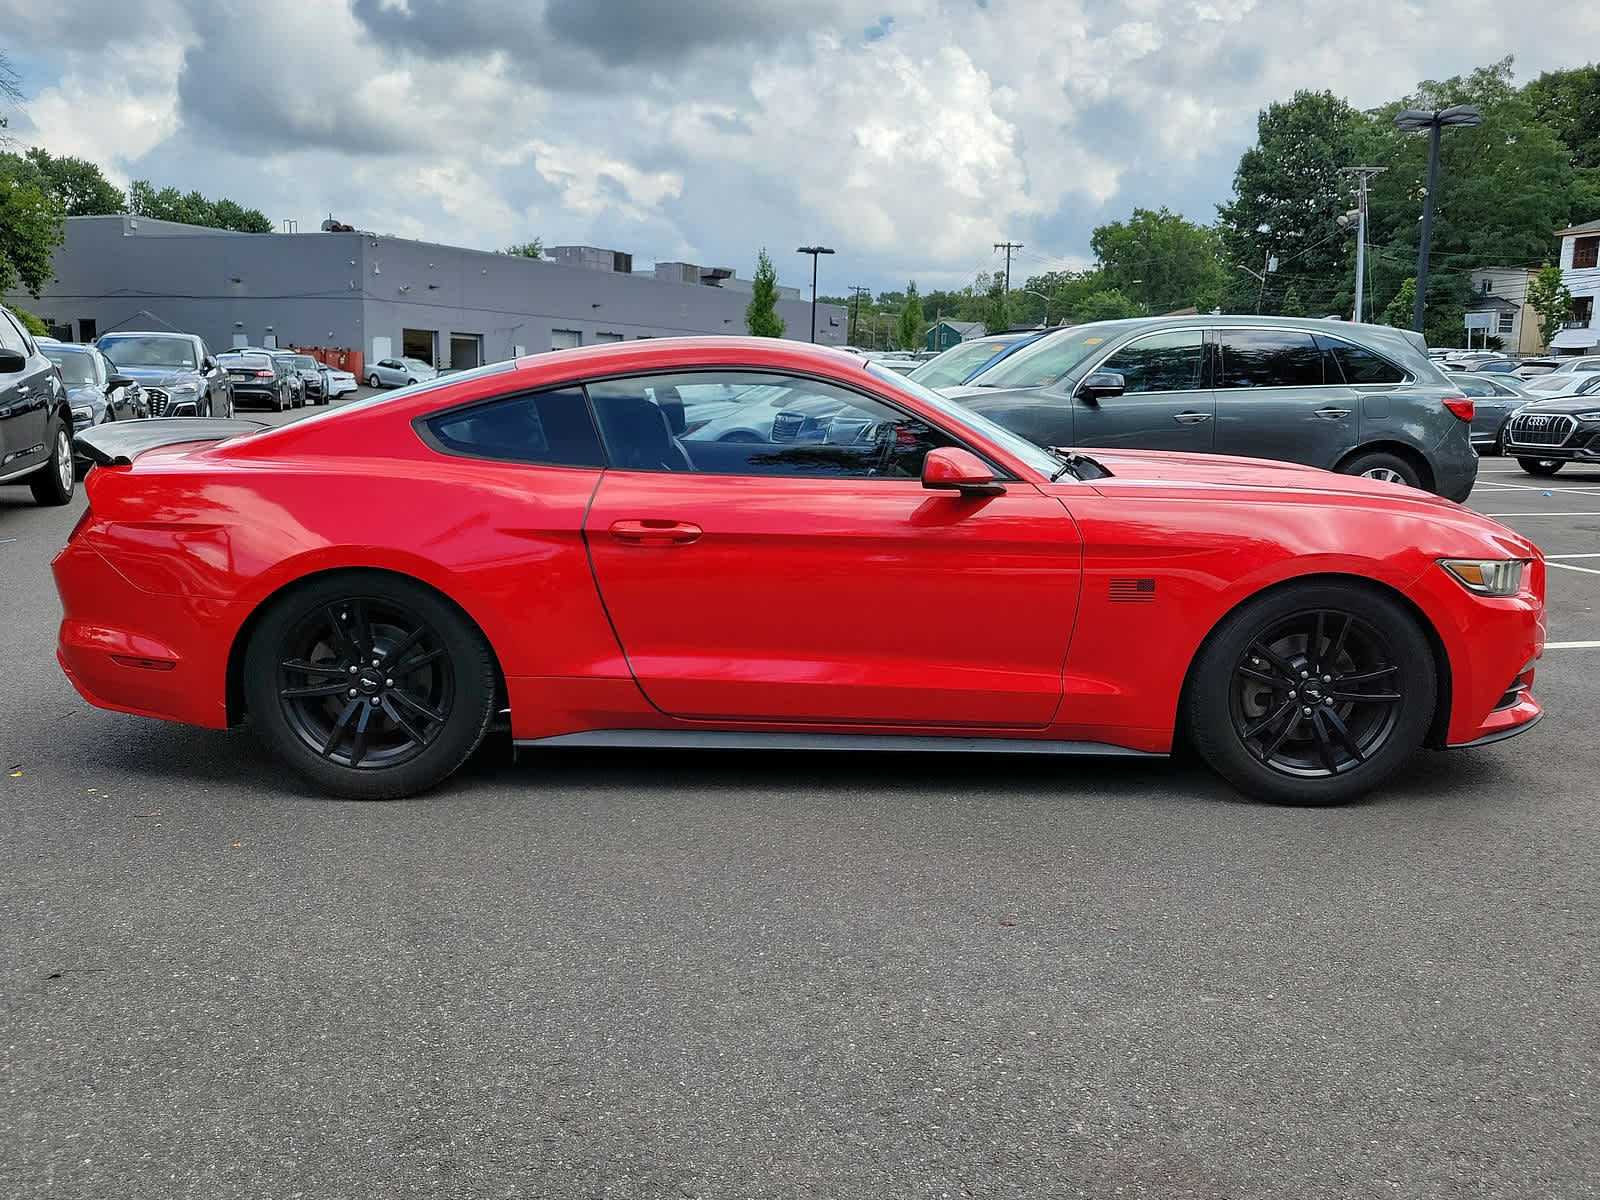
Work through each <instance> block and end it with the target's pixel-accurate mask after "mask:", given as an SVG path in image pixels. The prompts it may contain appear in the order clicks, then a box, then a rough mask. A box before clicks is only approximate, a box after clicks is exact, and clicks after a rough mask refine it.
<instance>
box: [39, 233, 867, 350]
mask: <svg viewBox="0 0 1600 1200" xmlns="http://www.w3.org/2000/svg"><path fill="white" fill-rule="evenodd" d="M550 254H551V258H550V259H545V260H535V259H529V258H522V257H519V256H516V255H510V254H497V253H493V252H490V251H483V250H468V249H463V248H462V247H459V246H444V245H439V244H436V243H432V242H418V241H411V240H408V239H405V238H396V237H387V236H381V235H377V234H371V233H361V232H354V231H350V232H337V231H336V232H321V233H231V232H226V231H219V230H215V229H204V228H201V227H199V226H194V225H181V224H175V223H173V222H170V221H157V220H153V219H151V218H148V217H134V216H126V215H124V216H112V217H71V218H68V220H67V222H66V240H65V243H64V244H63V245H62V246H60V247H58V248H57V250H56V254H55V262H54V266H55V276H56V277H55V280H54V281H53V282H52V283H51V284H50V285H49V287H48V288H46V289H45V290H44V291H43V292H42V293H41V294H40V296H39V297H38V298H37V299H34V298H32V297H24V296H20V295H18V296H16V297H14V299H15V301H16V302H17V303H18V304H20V305H21V306H23V307H25V308H28V309H31V310H32V311H33V312H35V313H37V314H38V315H39V316H40V317H42V318H43V319H44V320H45V321H46V322H47V323H49V324H50V325H52V326H53V327H55V329H56V331H57V336H60V337H63V338H70V339H76V340H83V341H88V340H90V339H92V338H94V337H95V336H97V335H98V334H102V333H107V332H109V331H111V330H113V329H119V328H120V329H133V328H158V329H159V328H168V327H171V328H178V329H183V330H186V331H189V332H193V333H198V334H200V335H201V336H202V337H204V338H205V339H206V341H207V342H208V343H209V344H210V345H211V346H212V348H213V349H222V348H224V347H227V346H242V345H263V344H265V345H278V346H295V347H301V348H308V349H316V350H319V351H323V352H325V353H323V354H322V355H321V356H322V357H323V358H324V359H325V360H328V361H336V360H342V361H343V362H344V365H345V366H346V367H347V368H348V369H351V370H355V371H360V369H361V366H362V364H363V363H364V362H366V361H372V360H376V359H379V358H387V357H390V356H391V355H401V354H404V355H409V356H411V357H414V358H420V359H423V360H425V361H428V362H433V363H436V364H438V365H439V366H441V367H455V368H460V367H469V366H476V365H477V364H479V363H482V362H495V361H498V360H501V359H505V358H511V357H515V356H518V355H522V354H533V353H538V352H540V351H544V350H552V349H563V348H566V347H571V346H580V345H583V346H587V345H592V344H594V343H597V342H618V341H625V340H626V341H631V340H633V339H635V338H645V337H674V336H680V335H685V334H705V333H743V332H744V331H745V324H744V310H745V306H746V305H747V304H748V303H749V299H750V283H749V281H748V280H740V279H737V278H736V277H735V276H734V275H733V273H732V272H731V271H729V270H728V269H726V268H710V267H700V266H697V265H695V264H692V263H680V262H672V263H659V264H657V265H656V267H655V270H654V271H653V272H648V273H647V272H635V271H634V270H633V265H632V261H633V257H632V255H631V254H626V253H624V252H622V251H615V250H601V249H599V248H597V247H592V246H559V247H553V248H552V249H551V251H550ZM778 315H779V316H781V317H782V318H783V320H784V321H785V322H786V323H787V326H788V330H787V336H789V337H791V338H798V339H801V340H805V339H807V338H808V337H809V336H810V331H811V305H810V301H809V299H802V298H801V296H800V293H799V290H798V289H795V288H782V289H780V292H779V299H778ZM846 330H847V326H846V322H845V310H844V308H843V307H842V306H840V305H829V304H822V305H818V306H817V341H818V342H822V343H826V344H829V345H842V344H843V343H844V341H845V335H846Z"/></svg>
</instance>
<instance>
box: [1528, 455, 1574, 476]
mask: <svg viewBox="0 0 1600 1200" xmlns="http://www.w3.org/2000/svg"><path fill="white" fill-rule="evenodd" d="M1565 465H1566V464H1565V463H1564V462H1562V461H1561V460H1560V459H1555V458H1519V459H1517V466H1519V467H1521V468H1522V469H1523V470H1524V471H1526V472H1527V473H1528V474H1529V475H1538V476H1540V477H1548V476H1550V475H1554V474H1555V473H1556V472H1557V471H1559V470H1561V468H1562V467H1564V466H1565Z"/></svg>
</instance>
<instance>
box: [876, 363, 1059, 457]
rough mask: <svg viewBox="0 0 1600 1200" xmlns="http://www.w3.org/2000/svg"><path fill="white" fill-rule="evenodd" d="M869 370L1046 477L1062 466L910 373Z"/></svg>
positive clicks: (1045, 453) (887, 368) (878, 368)
mask: <svg viewBox="0 0 1600 1200" xmlns="http://www.w3.org/2000/svg"><path fill="white" fill-rule="evenodd" d="M867 371H868V373H869V374H871V375H873V376H874V377H876V378H877V379H879V380H881V381H882V382H884V383H887V384H888V385H889V386H890V387H892V388H894V389H895V390H896V391H898V392H900V393H902V394H903V395H907V396H911V397H914V398H915V399H917V400H920V401H922V403H924V404H926V405H927V406H928V407H929V408H931V409H933V410H934V411H935V412H937V413H938V414H939V415H940V416H943V417H947V418H948V419H949V420H951V421H952V422H954V423H955V424H956V425H959V426H960V427H961V428H963V429H966V430H969V431H971V432H972V433H976V434H977V435H978V436H979V437H983V438H987V439H988V440H989V441H991V442H993V443H994V444H995V445H997V446H1003V447H1005V449H1007V450H1009V451H1010V452H1011V453H1012V454H1014V455H1016V456H1017V457H1018V458H1020V459H1021V460H1022V461H1023V462H1025V463H1027V464H1028V465H1029V466H1030V467H1032V468H1033V469H1034V470H1035V471H1038V472H1039V474H1041V475H1043V476H1044V477H1045V478H1046V479H1048V478H1050V476H1052V475H1054V474H1055V473H1056V472H1057V471H1059V470H1060V469H1061V460H1060V459H1058V458H1057V457H1056V456H1055V455H1053V454H1051V453H1050V452H1049V451H1047V450H1044V449H1041V448H1040V447H1038V446H1036V445H1034V444H1033V443H1032V442H1030V441H1029V440H1028V439H1027V438H1024V437H1018V436H1017V435H1016V434H1014V433H1012V432H1011V431H1010V430H1009V429H1006V428H1003V427H1002V426H999V425H996V424H995V423H994V422H993V421H991V420H989V418H988V417H985V416H980V415H979V414H978V413H975V412H973V411H972V410H971V409H970V408H966V407H964V406H963V405H960V404H958V403H956V402H955V401H954V400H951V399H950V398H949V397H947V396H941V395H940V394H939V393H938V392H935V391H933V390H932V389H930V388H929V387H927V386H926V385H925V384H922V383H919V382H917V380H915V379H912V378H911V377H910V376H909V375H902V374H900V372H898V371H895V370H892V369H890V368H889V367H885V366H881V365H879V364H878V363H875V362H869V363H868V364H867Z"/></svg>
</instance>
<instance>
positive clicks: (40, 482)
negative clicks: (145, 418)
mask: <svg viewBox="0 0 1600 1200" xmlns="http://www.w3.org/2000/svg"><path fill="white" fill-rule="evenodd" d="M72 436H73V434H72V408H71V405H70V403H69V402H68V399H67V388H66V385H65V384H64V383H62V381H61V372H60V371H58V370H56V365H55V363H53V362H51V361H50V359H49V358H47V357H46V356H45V354H44V347H42V346H40V345H39V344H38V343H37V342H35V341H34V340H33V336H32V335H31V334H29V333H28V331H27V330H26V329H24V328H23V327H22V326H21V325H20V324H19V323H18V322H17V319H16V318H15V317H14V316H12V315H11V311H10V310H9V309H7V308H6V307H5V306H4V305H0V483H26V484H27V485H28V487H29V488H30V489H31V490H32V492H33V498H34V500H35V501H36V502H37V503H39V504H65V503H66V502H67V501H69V500H71V499H72V493H73V491H74V490H75V488H76V484H77V477H76V471H75V468H74V466H73V456H72Z"/></svg>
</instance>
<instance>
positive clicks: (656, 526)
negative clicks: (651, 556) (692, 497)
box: [611, 518, 704, 546]
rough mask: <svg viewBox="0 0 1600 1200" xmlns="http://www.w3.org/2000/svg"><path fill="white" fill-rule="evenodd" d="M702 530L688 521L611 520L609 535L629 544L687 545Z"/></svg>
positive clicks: (695, 538)
mask: <svg viewBox="0 0 1600 1200" xmlns="http://www.w3.org/2000/svg"><path fill="white" fill-rule="evenodd" d="M703 532H704V530H702V529H701V528H700V526H698V525H691V524H690V523H689V522H688V521H660V520H654V519H650V518H646V519H645V520H643V521H613V522H611V536H612V537H614V538H616V539H617V541H619V542H622V543H624V544H626V545H629V546H687V545H688V544H689V543H690V542H695V541H698V540H699V539H700V535H701V533H703Z"/></svg>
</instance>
